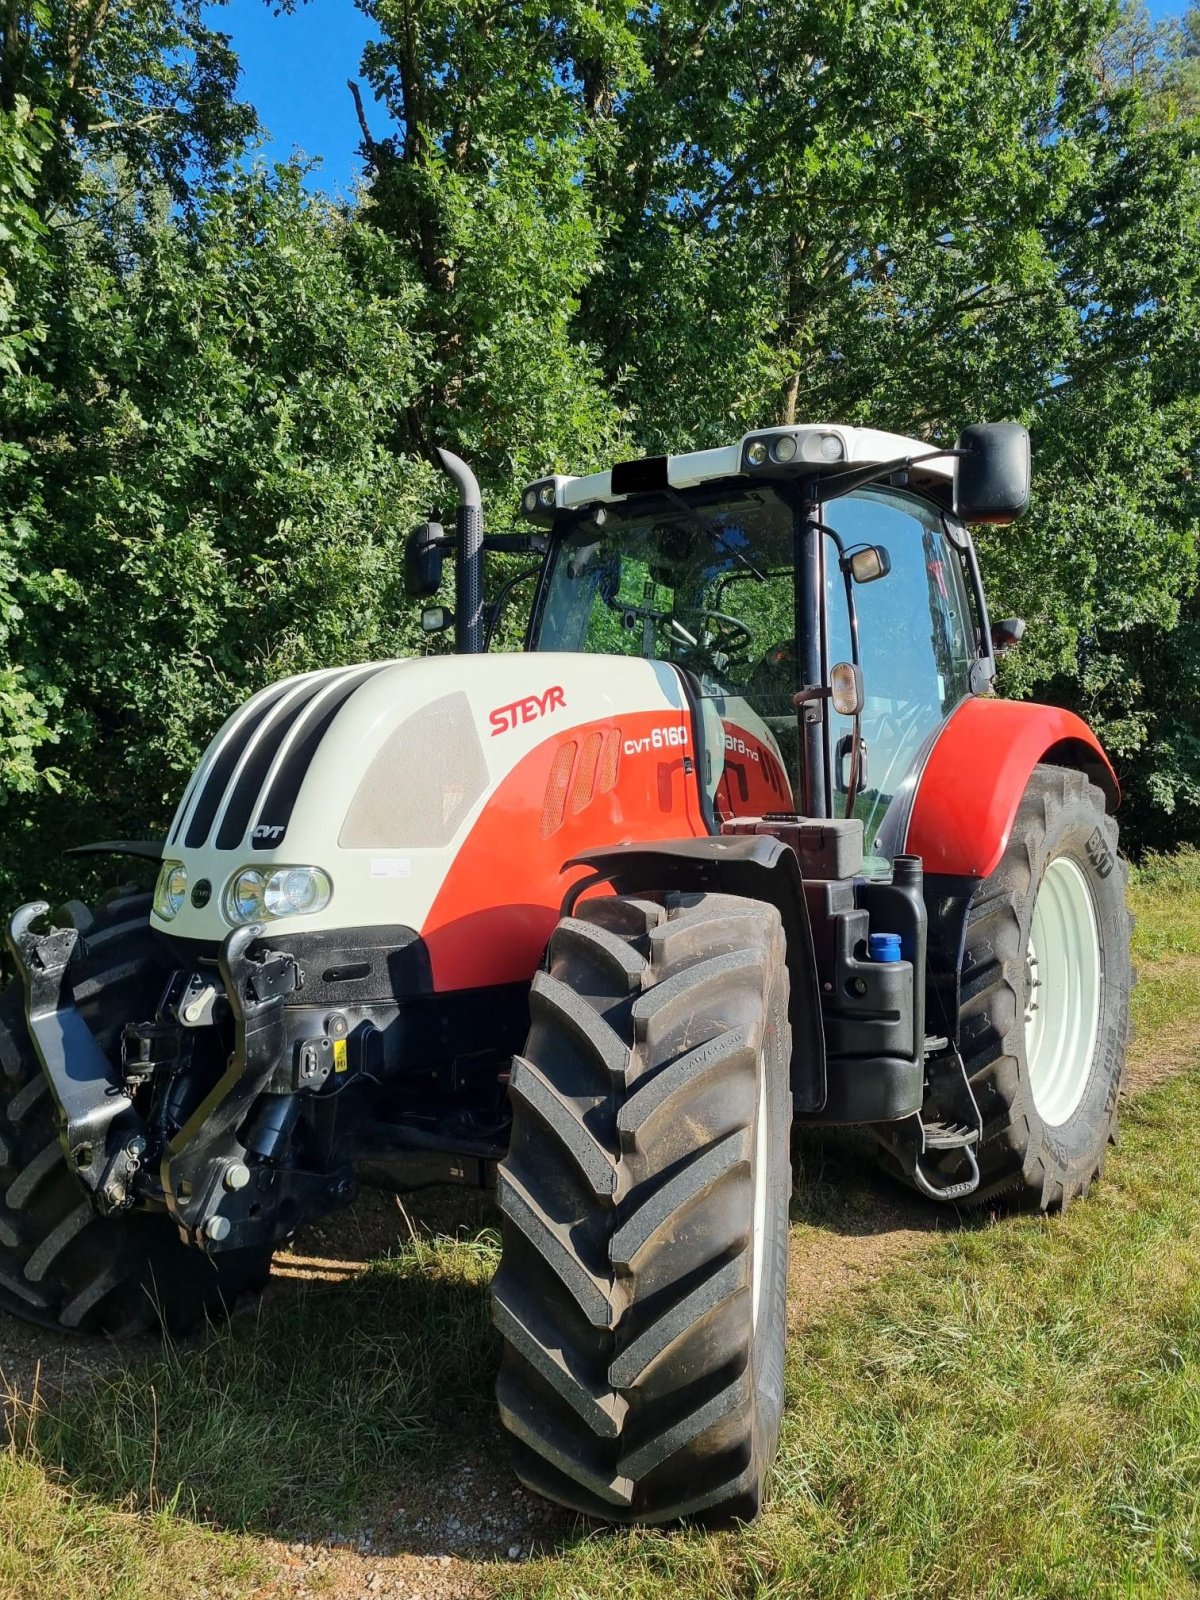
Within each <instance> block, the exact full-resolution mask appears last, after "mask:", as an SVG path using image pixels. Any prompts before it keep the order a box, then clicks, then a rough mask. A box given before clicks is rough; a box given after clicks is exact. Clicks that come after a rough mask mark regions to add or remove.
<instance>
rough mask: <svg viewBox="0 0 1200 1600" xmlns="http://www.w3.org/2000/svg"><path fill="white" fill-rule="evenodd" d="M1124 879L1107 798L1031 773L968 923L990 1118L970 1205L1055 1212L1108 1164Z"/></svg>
mask: <svg viewBox="0 0 1200 1600" xmlns="http://www.w3.org/2000/svg"><path fill="white" fill-rule="evenodd" d="M1125 882H1126V872H1125V865H1124V863H1123V862H1122V861H1121V859H1120V857H1119V855H1118V853H1117V825H1116V823H1115V821H1114V820H1113V819H1112V818H1111V817H1110V816H1108V815H1106V812H1105V805H1104V796H1103V795H1102V794H1101V792H1100V790H1099V789H1097V788H1096V787H1095V785H1094V784H1091V783H1089V782H1088V780H1087V779H1086V778H1085V777H1084V775H1083V774H1082V773H1080V772H1074V771H1070V770H1067V769H1064V768H1061V767H1050V766H1039V767H1036V768H1035V769H1034V772H1033V774H1032V776H1031V778H1030V780H1029V786H1028V788H1027V789H1026V791H1025V796H1024V799H1023V800H1022V802H1021V807H1020V810H1019V811H1018V813H1017V818H1016V822H1015V823H1014V825H1013V830H1012V834H1011V836H1010V839H1009V844H1008V848H1007V850H1006V851H1005V853H1004V857H1003V859H1002V860H1001V862H1000V865H999V866H998V867H997V869H996V871H995V872H994V873H993V874H992V875H991V877H990V878H988V879H987V880H986V882H984V883H983V884H981V885H980V887H979V889H978V890H977V891H976V893H975V895H974V897H973V899H972V901H971V905H970V908H969V910H968V915H967V937H966V956H965V961H964V964H963V971H962V1005H961V1013H960V1042H961V1049H962V1055H963V1061H964V1064H965V1066H966V1069H967V1074H968V1076H969V1078H970V1080H971V1085H972V1088H973V1089H974V1092H975V1097H976V1100H977V1101H978V1103H979V1108H980V1111H981V1113H982V1116H983V1143H982V1147H981V1150H980V1159H979V1165H980V1184H979V1188H978V1190H977V1191H976V1193H975V1194H974V1195H973V1196H972V1198H971V1200H970V1201H969V1202H968V1203H969V1204H980V1203H982V1202H986V1201H989V1200H993V1199H995V1198H997V1197H1000V1196H1003V1197H1005V1198H1006V1199H1008V1200H1011V1201H1015V1202H1016V1203H1018V1204H1022V1203H1023V1204H1028V1205H1032V1206H1037V1207H1040V1208H1041V1209H1042V1210H1043V1211H1048V1210H1053V1209H1056V1208H1058V1207H1061V1206H1064V1205H1066V1204H1068V1203H1069V1202H1070V1201H1071V1200H1073V1199H1075V1198H1076V1197H1077V1196H1079V1195H1083V1194H1086V1193H1087V1191H1088V1189H1089V1188H1090V1186H1091V1184H1092V1183H1093V1182H1094V1181H1095V1179H1096V1178H1097V1177H1099V1176H1100V1174H1101V1173H1102V1172H1103V1170H1104V1158H1105V1154H1106V1151H1107V1147H1108V1144H1109V1142H1110V1140H1111V1139H1112V1138H1113V1137H1114V1135H1115V1130H1116V1121H1117V1099H1118V1095H1119V1093H1120V1087H1121V1074H1122V1071H1123V1068H1124V1065H1125V1051H1126V1046H1127V1043H1128V1035H1129V991H1130V988H1131V986H1132V981H1133V977H1132V969H1131V965H1130V949H1129V941H1130V933H1131V929H1132V921H1131V918H1130V915H1129V912H1128V910H1127V909H1126V906H1125Z"/></svg>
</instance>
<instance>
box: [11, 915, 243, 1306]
mask: <svg viewBox="0 0 1200 1600" xmlns="http://www.w3.org/2000/svg"><path fill="white" fill-rule="evenodd" d="M65 911H66V915H65V916H63V915H62V914H59V916H58V917H57V920H58V921H59V922H62V921H70V922H71V923H72V924H73V925H74V926H76V927H78V928H80V929H81V930H83V931H84V933H85V935H86V937H85V938H84V940H83V941H82V943H83V948H82V949H81V950H80V951H79V952H78V953H77V955H76V959H75V964H74V966H73V968H72V977H73V980H74V992H75V1002H76V1005H77V1007H78V1009H79V1011H80V1013H81V1014H82V1015H83V1017H84V1018H85V1019H86V1021H87V1022H88V1024H89V1026H90V1027H91V1029H92V1032H93V1033H94V1034H95V1035H96V1037H97V1039H98V1040H99V1042H100V1045H101V1048H102V1049H104V1051H105V1053H106V1054H107V1055H108V1056H109V1059H110V1060H114V1061H115V1060H116V1059H117V1056H118V1052H119V1049H120V1039H121V1032H122V1030H123V1028H124V1026H125V1024H126V1023H127V1022H130V1021H141V1020H143V1019H144V1018H145V1017H146V1016H149V1015H152V1014H153V1011H154V1007H155V1006H156V1004H157V1002H158V998H159V994H160V992H161V988H162V985H163V983H164V982H165V980H166V969H165V968H164V965H163V957H162V954H161V952H160V951H159V949H158V947H157V945H156V942H155V939H154V935H153V933H152V932H151V929H150V921H149V919H150V896H149V895H141V894H133V895H121V896H118V897H117V898H114V899H112V900H110V901H109V902H108V903H107V904H106V905H105V906H104V907H103V908H102V909H101V910H99V911H97V912H95V913H90V912H88V911H86V908H84V907H83V906H80V905H79V904H78V903H77V902H74V903H72V904H71V905H69V906H68V907H67V908H65ZM270 1264H271V1252H270V1251H269V1250H239V1251H236V1252H231V1253H230V1254H228V1255H226V1256H220V1257H217V1258H216V1259H210V1258H209V1257H207V1256H205V1255H203V1254H202V1253H201V1252H200V1251H198V1250H195V1249H193V1248H191V1247H190V1246H188V1245H185V1244H183V1243H182V1242H181V1240H180V1237H179V1230H178V1229H177V1228H176V1227H175V1225H174V1223H172V1222H171V1220H170V1219H169V1218H168V1217H167V1215H166V1213H165V1212H148V1211H128V1212H121V1213H117V1214H115V1215H112V1216H108V1217H102V1216H100V1215H99V1214H98V1213H97V1212H96V1211H94V1210H93V1208H92V1204H91V1201H90V1199H89V1198H88V1194H87V1191H86V1190H85V1189H84V1188H83V1186H82V1184H80V1182H79V1181H78V1179H77V1178H76V1177H75V1176H74V1174H73V1173H72V1172H71V1170H70V1168H69V1167H68V1164H67V1160H66V1156H65V1153H64V1151H63V1147H62V1143H61V1141H60V1139H59V1130H58V1118H57V1114H56V1108H55V1104H54V1097H53V1095H52V1094H51V1092H50V1086H49V1084H48V1083H47V1081H46V1078H45V1075H44V1074H43V1072H42V1069H41V1065H40V1063H39V1062H38V1059H37V1054H36V1052H35V1050H34V1048H33V1043H32V1040H31V1039H30V1037H29V1033H28V1030H27V1028H26V1025H25V1011H24V1003H23V996H22V991H21V985H20V983H19V982H16V983H12V984H10V985H9V986H8V988H7V989H6V990H5V991H4V993H3V995H0V1311H8V1312H11V1313H12V1314H13V1315H14V1316H18V1317H21V1318H23V1319H24V1320H25V1321H27V1322H33V1323H36V1324H38V1325H39V1326H41V1327H45V1328H52V1329H55V1330H57V1331H60V1332H63V1333H80V1334H84V1333H105V1334H116V1335H120V1334H127V1333H134V1332H138V1331H141V1330H144V1329H147V1328H152V1327H154V1326H156V1325H160V1324H161V1325H162V1326H164V1327H165V1328H166V1329H167V1330H168V1331H169V1332H170V1333H172V1334H181V1333H185V1332H186V1331H187V1330H188V1329H189V1328H191V1327H193V1326H194V1325H195V1324H196V1323H197V1322H199V1321H201V1320H202V1319H204V1318H205V1317H208V1316H211V1315H215V1314H219V1313H222V1312H227V1311H228V1310H229V1309H231V1308H232V1306H233V1303H234V1301H235V1300H236V1299H237V1297H238V1295H239V1294H240V1293H241V1292H242V1291H243V1290H246V1289H258V1288H261V1287H262V1285H263V1284H265V1282H266V1280H267V1276H268V1274H269V1272H270Z"/></svg>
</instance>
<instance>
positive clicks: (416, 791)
mask: <svg viewBox="0 0 1200 1600" xmlns="http://www.w3.org/2000/svg"><path fill="white" fill-rule="evenodd" d="M487 781H488V774H487V763H486V761H485V760H484V755H483V750H482V749H481V748H480V744H479V735H478V734H477V733H476V731H475V723H474V719H473V718H472V716H471V707H470V703H469V701H468V700H467V697H466V695H465V694H464V693H463V692H462V691H461V690H457V691H456V692H455V693H454V694H447V695H443V696H442V698H441V699H440V700H433V701H431V702H430V703H429V705H427V706H422V707H421V709H420V710H419V711H415V712H414V713H413V715H412V716H411V717H407V718H406V719H405V720H404V721H403V722H402V723H401V724H400V726H399V727H398V728H396V729H394V730H393V732H392V733H391V734H389V735H388V738H387V739H386V741H385V742H384V744H383V746H382V747H381V748H380V750H379V752H378V754H377V755H376V757H375V759H374V761H372V763H371V765H370V766H369V767H368V768H367V770H366V772H365V774H364V775H363V779H362V782H361V783H360V784H359V786H358V790H357V792H356V794H355V796H354V799H353V800H351V802H350V809H349V810H348V811H347V812H346V820H345V822H344V823H343V824H342V831H341V835H340V837H339V839H338V844H339V845H341V847H342V848H343V849H345V850H422V849H436V848H438V847H440V846H442V845H446V844H449V842H450V840H451V839H452V838H453V837H454V835H455V833H456V832H457V831H458V828H459V825H460V824H461V823H462V822H463V821H464V820H465V818H466V816H467V813H468V812H469V811H470V810H471V807H472V806H473V805H474V804H475V802H476V801H477V800H478V799H479V797H480V795H481V794H482V793H483V792H484V790H485V789H486V788H487Z"/></svg>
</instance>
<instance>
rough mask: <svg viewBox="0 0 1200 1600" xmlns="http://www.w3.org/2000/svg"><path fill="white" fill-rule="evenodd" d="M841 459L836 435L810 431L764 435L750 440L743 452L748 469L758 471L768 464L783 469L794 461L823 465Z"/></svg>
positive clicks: (842, 458)
mask: <svg viewBox="0 0 1200 1600" xmlns="http://www.w3.org/2000/svg"><path fill="white" fill-rule="evenodd" d="M845 455H846V451H845V447H844V446H843V444H842V441H841V439H840V438H839V436H838V435H837V434H836V433H822V432H820V431H819V430H811V429H810V430H808V431H807V432H803V431H802V432H798V433H774V434H768V435H767V437H766V438H764V439H751V440H750V441H749V442H748V443H747V445H746V448H745V461H746V465H747V466H748V467H762V466H765V465H766V464H767V463H768V462H774V463H775V464H776V465H777V466H781V467H786V466H789V465H790V464H791V463H792V462H793V461H796V460H797V458H798V459H799V461H802V462H812V463H813V464H814V465H819V464H820V463H821V462H825V461H830V462H832V461H842V460H844V459H845Z"/></svg>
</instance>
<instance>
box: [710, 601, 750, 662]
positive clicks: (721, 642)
mask: <svg viewBox="0 0 1200 1600" xmlns="http://www.w3.org/2000/svg"><path fill="white" fill-rule="evenodd" d="M696 615H697V616H698V617H703V619H704V621H705V622H715V623H716V624H717V626H716V629H715V630H714V631H712V632H710V633H709V634H708V636H707V637H706V639H705V640H704V646H705V649H708V650H711V649H712V647H713V646H714V645H715V646H716V647H717V648H718V649H719V650H723V651H724V652H725V653H726V654H727V655H733V654H734V653H735V652H736V651H738V650H748V649H749V648H750V646H751V645H752V644H753V643H754V629H753V628H750V627H747V625H746V624H745V623H744V622H743V621H742V619H741V618H740V617H731V616H730V615H729V613H728V612H727V611H705V610H701V611H698V612H697V613H696Z"/></svg>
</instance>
